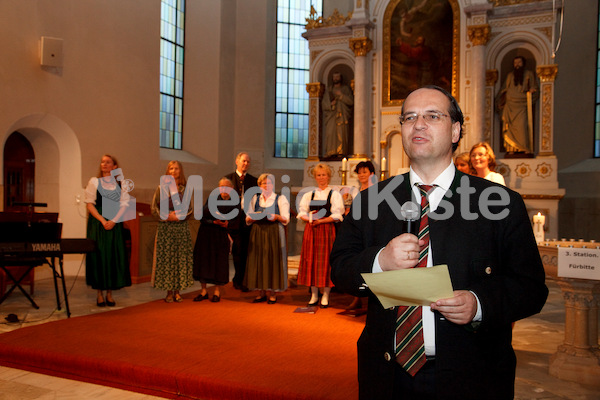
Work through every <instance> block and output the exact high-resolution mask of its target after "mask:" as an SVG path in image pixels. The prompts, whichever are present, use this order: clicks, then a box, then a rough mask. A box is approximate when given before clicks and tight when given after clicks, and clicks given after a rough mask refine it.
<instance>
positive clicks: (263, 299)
mask: <svg viewBox="0 0 600 400" xmlns="http://www.w3.org/2000/svg"><path fill="white" fill-rule="evenodd" d="M265 301H267V296H263V297H257V298H255V299H254V300H252V302H253V303H264V302H265Z"/></svg>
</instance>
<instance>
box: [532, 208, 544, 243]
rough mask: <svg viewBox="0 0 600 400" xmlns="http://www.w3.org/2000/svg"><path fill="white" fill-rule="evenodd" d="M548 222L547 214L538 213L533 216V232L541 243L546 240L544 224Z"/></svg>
mask: <svg viewBox="0 0 600 400" xmlns="http://www.w3.org/2000/svg"><path fill="white" fill-rule="evenodd" d="M545 223H546V216H544V215H542V213H537V214H536V215H534V216H533V234H534V236H535V240H536V242H538V243H540V242H543V241H544V224H545Z"/></svg>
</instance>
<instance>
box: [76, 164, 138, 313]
mask: <svg viewBox="0 0 600 400" xmlns="http://www.w3.org/2000/svg"><path fill="white" fill-rule="evenodd" d="M118 167H119V164H118V162H117V159H116V158H115V157H113V156H111V155H109V154H105V155H103V156H102V159H101V160H100V171H99V172H98V177H95V178H91V179H90V181H89V182H88V184H87V187H86V188H85V199H84V202H85V203H86V208H87V211H88V222H87V235H86V237H87V238H88V239H93V240H94V241H95V242H96V249H95V250H94V251H93V252H92V253H89V254H88V255H87V256H86V262H85V280H86V283H87V284H88V285H89V286H91V287H92V288H93V289H95V290H96V291H97V299H96V305H97V306H98V307H105V306H110V307H114V306H115V305H116V304H117V303H116V302H115V300H114V298H113V296H112V292H113V290H117V289H121V288H123V287H125V286H131V274H130V272H129V262H128V260H127V252H126V249H125V237H124V232H123V230H124V228H123V216H124V214H125V212H126V210H127V208H128V206H129V199H130V197H129V195H128V193H127V192H126V191H124V190H121V186H120V185H119V182H117V180H116V179H115V177H114V176H113V171H118V170H117V168H118ZM133 207H135V204H134V205H133ZM103 291H105V292H106V297H104V296H103V293H102V292H103Z"/></svg>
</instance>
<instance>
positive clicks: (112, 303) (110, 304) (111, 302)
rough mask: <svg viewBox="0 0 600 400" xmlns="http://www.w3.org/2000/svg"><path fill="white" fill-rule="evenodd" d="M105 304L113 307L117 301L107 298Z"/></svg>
mask: <svg viewBox="0 0 600 400" xmlns="http://www.w3.org/2000/svg"><path fill="white" fill-rule="evenodd" d="M106 305H107V306H109V307H114V306H116V305H117V303H116V302H114V301H108V299H107V300H106Z"/></svg>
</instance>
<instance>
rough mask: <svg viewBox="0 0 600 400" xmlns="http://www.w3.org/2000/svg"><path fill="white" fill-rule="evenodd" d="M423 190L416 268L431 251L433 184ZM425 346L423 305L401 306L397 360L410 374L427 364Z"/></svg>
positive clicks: (398, 323)
mask: <svg viewBox="0 0 600 400" xmlns="http://www.w3.org/2000/svg"><path fill="white" fill-rule="evenodd" d="M418 187H419V190H420V191H421V222H420V224H419V235H418V236H419V239H421V240H424V241H425V244H424V245H423V247H421V251H420V252H419V263H418V264H417V265H416V266H415V268H420V267H426V266H427V254H428V253H429V218H428V214H429V199H428V198H427V195H428V194H429V191H430V190H431V189H432V188H433V186H429V185H418ZM425 361H426V357H425V346H424V343H423V318H422V307H416V306H399V307H398V317H397V319H396V362H397V363H398V364H400V365H401V366H402V368H404V370H405V371H406V372H408V373H409V374H410V375H412V376H415V374H416V373H417V372H419V369H421V367H422V366H423V365H424V364H425Z"/></svg>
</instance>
